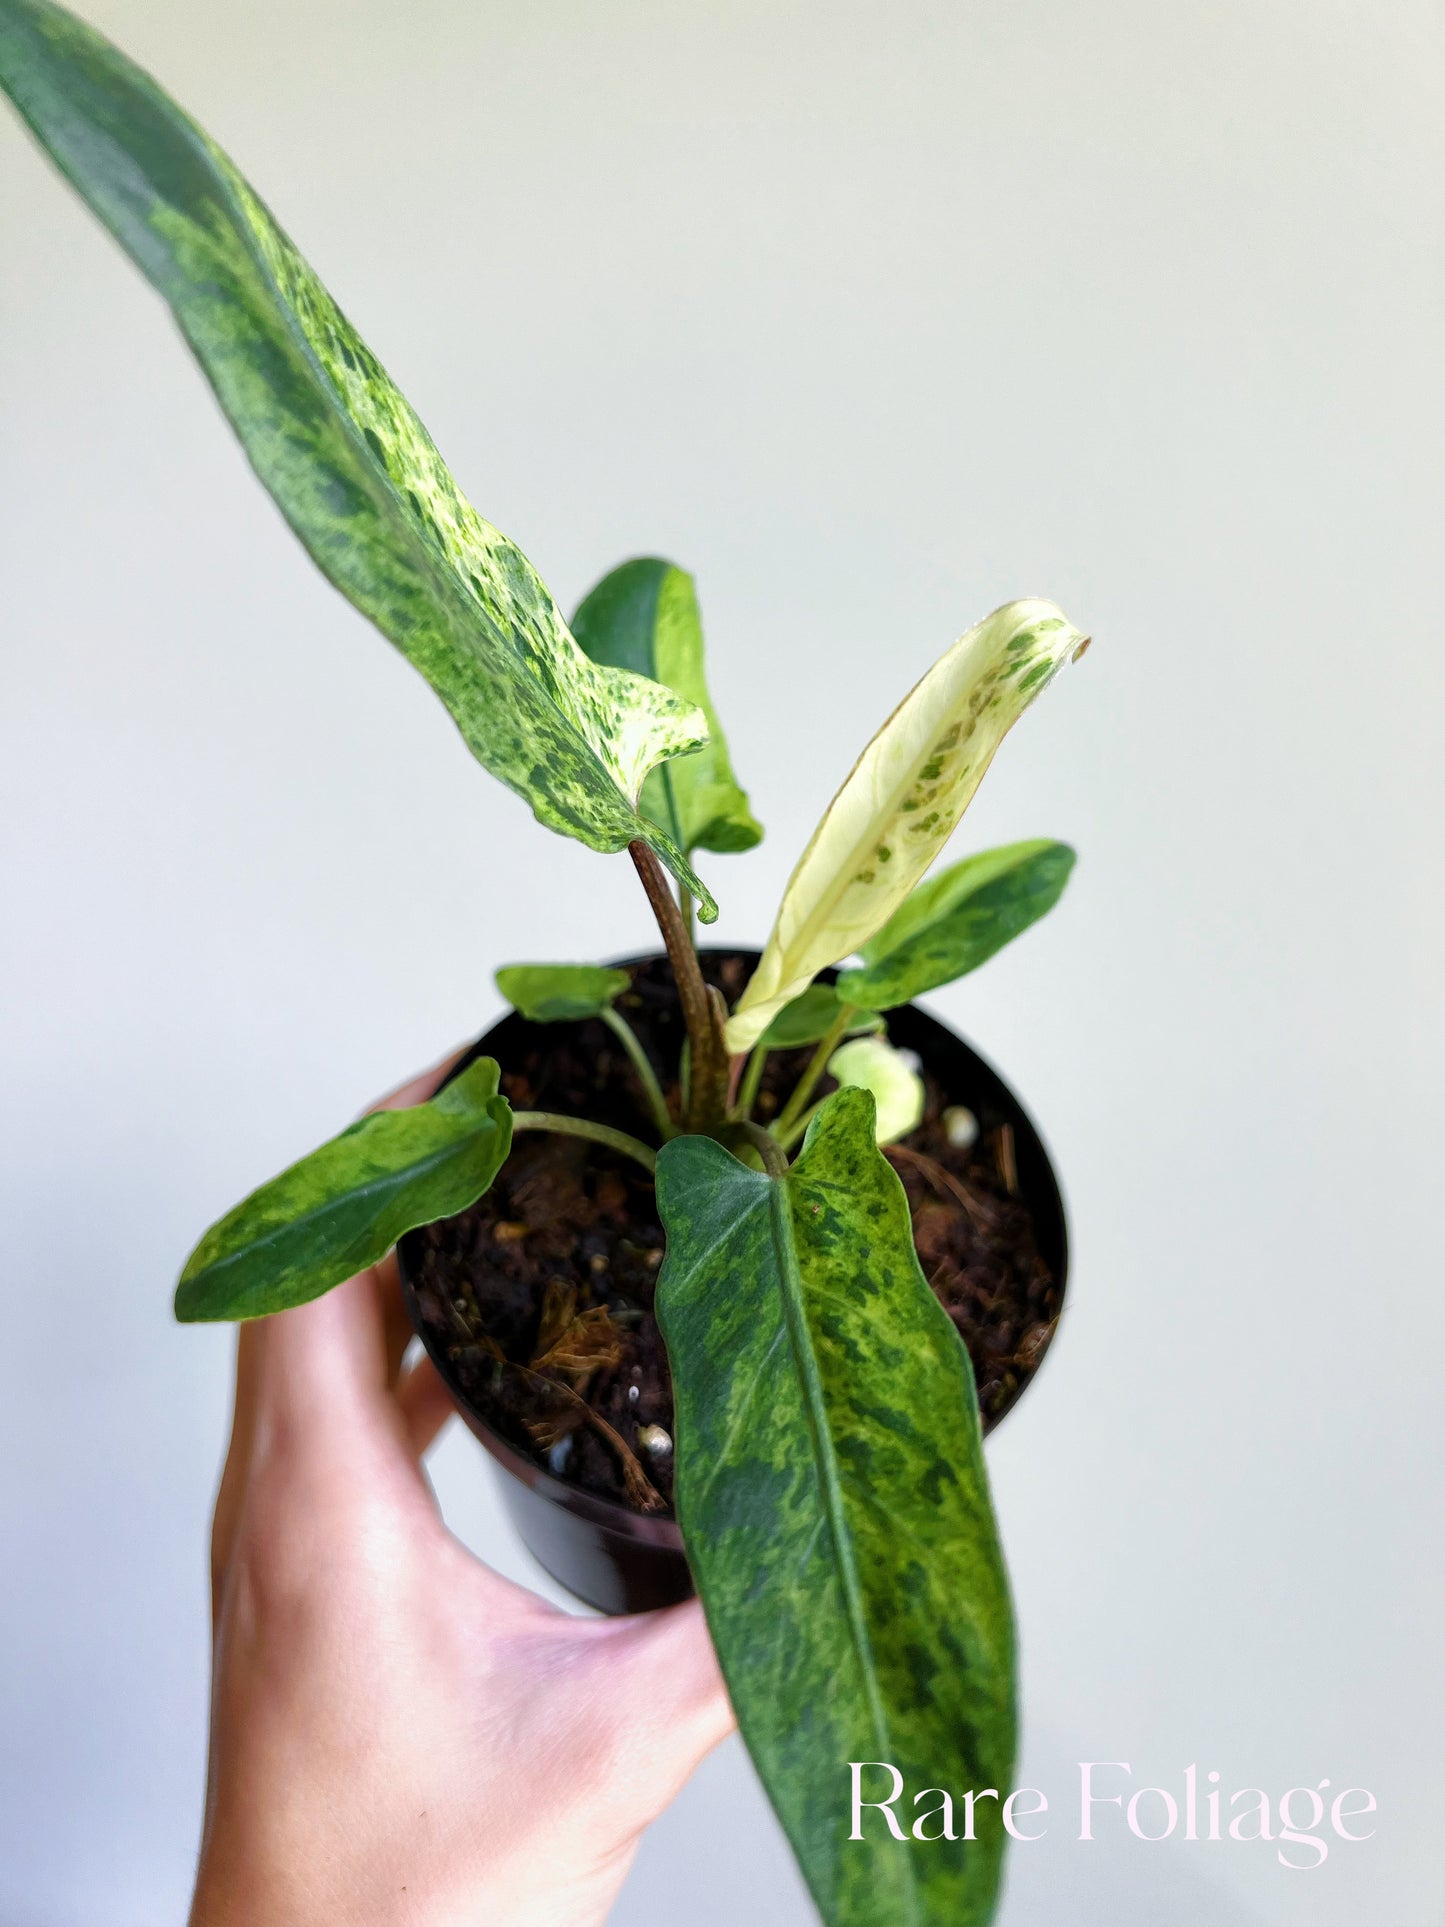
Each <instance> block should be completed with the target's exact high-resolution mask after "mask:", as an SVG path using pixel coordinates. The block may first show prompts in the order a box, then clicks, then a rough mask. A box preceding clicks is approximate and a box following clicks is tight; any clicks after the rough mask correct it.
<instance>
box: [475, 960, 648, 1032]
mask: <svg viewBox="0 0 1445 1927" xmlns="http://www.w3.org/2000/svg"><path fill="white" fill-rule="evenodd" d="M631 981H632V979H631V978H630V977H629V976H628V974H627V972H626V971H625V970H608V969H607V968H606V967H605V966H604V965H602V964H507V965H506V966H505V968H503V969H501V970H499V971H498V972H497V989H498V990H500V991H501V993H502V995H503V996H504V997H505V998H506V1000H507V1002H508V1003H509V1004H511V1005H512V1006H513V1007H514V1008H515V1009H517V1010H519V1011H521V1013H522V1015H523V1016H524V1017H530V1018H531V1020H532V1022H533V1023H534V1024H556V1023H565V1022H566V1021H567V1020H568V1019H569V1018H578V1017H596V1016H597V1015H598V1014H599V1013H600V1012H601V1011H604V1010H606V1009H608V1008H609V1006H610V1005H611V1004H613V1003H614V1002H615V1001H616V999H617V998H619V997H620V996H621V995H622V993H623V991H624V990H626V988H627V986H628V985H629V984H630V983H631Z"/></svg>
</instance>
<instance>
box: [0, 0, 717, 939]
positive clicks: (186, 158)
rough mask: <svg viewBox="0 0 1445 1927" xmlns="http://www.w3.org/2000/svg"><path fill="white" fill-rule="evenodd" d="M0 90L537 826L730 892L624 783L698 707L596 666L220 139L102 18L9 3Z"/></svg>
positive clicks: (277, 484)
mask: <svg viewBox="0 0 1445 1927" xmlns="http://www.w3.org/2000/svg"><path fill="white" fill-rule="evenodd" d="M0 87H3V88H4V90H5V91H6V92H7V93H8V94H9V95H10V97H11V99H12V100H13V101H14V102H15V105H16V106H17V107H18V108H19V110H20V112H21V114H22V115H23V116H24V118H25V119H26V121H28V123H29V125H30V127H31V129H32V130H33V131H34V133H35V135H36V136H37V138H38V139H39V141H40V142H41V144H42V146H44V147H45V148H46V149H47V150H48V151H49V153H50V155H51V157H52V158H53V159H54V160H55V162H56V164H57V165H58V166H59V168H60V169H61V171H62V172H63V173H64V174H65V175H66V176H67V177H68V178H69V180H70V181H71V183H72V185H73V186H74V187H75V188H76V189H77V190H78V191H79V193H80V194H81V196H82V198H83V199H84V200H86V201H87V202H88V203H89V204H90V206H91V207H92V208H93V209H94V211H95V212H96V214H98V215H99V217H100V219H101V220H102V221H103V222H104V223H105V225H106V226H107V227H108V228H109V229H110V231H111V233H112V234H113V235H114V236H115V238H116V239H117V241H119V243H120V245H121V246H122V247H123V248H124V249H125V251H126V253H127V254H129V255H130V257H131V259H132V260H133V261H134V262H135V264H136V266H137V267H138V268H139V269H140V271H141V272H142V274H144V275H145V277H146V278H147V280H148V281H150V282H151V284H152V285H153V286H154V287H155V288H156V289H157V290H158V292H159V293H160V294H161V295H163V296H164V298H165V299H166V301H168V302H169V303H170V306H171V308H172V310H173V312H174V314H175V317H176V319H177V321H178V322H179V323H180V327H181V332H182V334H183V335H184V336H185V338H186V341H187V342H188V343H189V345H190V347H191V349H192V351H193V352H194V354H195V356H196V359H197V360H198V361H199V362H200V364H201V366H202V368H203V369H204V370H205V373H206V376H207V378H208V379H209V381H210V383H211V386H212V388H213V389H214V390H215V393H216V398H217V400H218V401H219V402H220V404H221V407H222V408H223V409H224V411H225V413H226V415H227V416H228V418H229V419H230V422H231V425H232V427H233V428H234V429H235V431H236V433H237V435H238V436H239V437H240V439H241V442H242V443H243V445H244V447H245V450H246V453H247V454H248V455H249V457H250V459H251V465H252V467H253V468H254V469H255V471H256V474H257V475H258V476H259V477H260V479H261V481H262V482H263V483H264V485H265V486H266V488H267V489H268V490H269V491H270V493H271V495H272V496H273V498H274V499H275V501H276V504H277V506H278V507H279V508H280V510H281V513H282V514H283V515H284V516H285V517H286V520H287V521H288V522H289V523H290V524H291V527H292V529H293V530H294V531H295V533H296V534H297V535H298V536H299V537H300V539H301V542H302V543H303V545H304V546H305V548H306V550H307V551H308V553H309V554H310V556H311V558H312V560H313V561H314V562H315V563H316V564H317V566H318V567H319V568H320V569H321V571H322V573H323V574H324V575H325V576H326V577H327V578H328V579H329V580H330V581H331V582H332V583H333V584H334V585H335V586H336V587H337V588H338V589H339V590H340V591H341V593H342V594H343V595H344V596H346V597H347V598H348V600H350V601H351V602H353V603H354V604H355V605H356V607H357V608H358V609H360V610H361V611H362V613H363V614H364V615H366V616H369V617H370V618H371V620H372V621H373V622H374V623H375V624H376V626H377V628H378V629H380V630H381V632H382V634H383V635H384V636H386V637H387V638H388V640H389V641H391V642H393V643H394V644H395V645H396V647H397V648H398V649H399V650H400V651H401V652H402V654H403V655H404V656H406V657H407V659H408V660H409V661H410V662H411V663H412V664H413V665H414V666H415V667H416V668H417V669H419V670H420V671H421V673H422V674H423V675H424V676H425V677H426V679H427V681H428V682H429V683H430V684H431V685H432V688H433V689H434V690H435V691H436V693H437V694H438V695H439V696H440V697H441V699H442V701H443V702H444V703H445V704H446V706H447V708H448V709H449V710H450V712H451V715H452V718H453V720H454V721H455V723H456V725H457V727H458V729H459V730H460V731H461V733H462V737H463V739H464V741H465V742H466V745H467V747H468V748H469V749H470V750H471V752H472V754H473V755H474V756H475V757H476V758H477V760H478V761H479V762H480V763H482V764H483V765H484V766H485V767H486V768H487V769H489V770H490V771H491V772H492V774H493V775H494V776H497V777H500V779H501V780H502V782H504V783H506V784H507V785H508V786H509V788H511V789H513V790H515V791H516V792H517V794H518V795H519V796H521V797H522V798H523V799H524V800H525V801H526V802H527V803H528V804H529V805H530V806H531V808H532V811H533V814H534V815H535V816H536V817H537V819H538V821H539V822H542V823H545V824H546V825H547V827H548V828H549V829H553V830H559V831H561V832H562V833H563V834H564V835H566V836H573V837H576V838H578V839H579V840H580V841H581V842H583V843H586V844H588V845H590V846H591V847H592V848H593V849H595V850H607V851H612V850H620V849H622V848H623V847H624V846H625V845H626V844H628V843H630V842H632V841H633V840H634V839H635V838H638V837H640V838H642V839H643V840H644V841H646V842H648V843H650V844H651V845H652V847H653V848H654V849H655V850H656V851H657V853H658V855H659V857H661V859H662V861H663V862H664V863H666V864H667V865H668V866H669V867H670V868H671V869H672V871H673V872H674V874H675V875H677V876H678V877H679V878H680V879H681V880H682V881H683V882H684V883H685V884H686V885H687V887H688V889H689V890H690V891H692V893H693V895H694V896H696V897H697V898H698V899H699V902H700V906H701V915H702V919H703V921H704V922H705V923H710V922H712V921H713V919H714V918H715V917H716V915H717V909H716V906H715V904H714V903H713V901H712V898H711V897H710V896H709V895H708V893H707V891H706V890H705V889H704V887H703V885H702V883H701V882H700V881H699V879H698V877H697V875H696V874H695V872H694V871H693V869H692V867H691V865H690V864H689V863H688V861H687V859H686V857H685V856H684V855H683V854H682V852H681V851H680V850H679V848H678V847H677V845H676V843H675V842H674V841H673V840H672V839H671V838H669V837H668V835H667V834H666V832H665V831H664V830H663V829H660V828H658V827H657V826H656V825H655V824H654V823H652V822H651V821H649V820H647V819H645V818H643V817H640V816H639V815H638V813H637V810H636V807H635V799H636V797H637V795H638V793H639V791H640V789H641V787H642V783H643V779H644V778H645V777H646V775H647V773H648V772H649V771H650V770H651V769H653V768H654V767H655V766H656V765H657V764H658V763H659V762H660V761H661V760H663V759H664V758H666V757H669V756H677V755H681V754H683V753H685V752H686V751H688V750H693V749H696V748H697V747H698V746H699V745H700V744H701V743H703V742H704V741H705V740H706V725H705V721H704V718H703V716H702V714H701V712H700V711H699V710H698V709H697V708H696V707H694V706H693V705H692V704H691V703H690V702H687V701H683V700H680V699H679V698H678V697H677V696H675V695H674V694H673V693H672V692H671V690H668V689H664V688H661V687H659V686H658V684H657V683H656V682H648V681H644V680H643V679H641V678H640V677H637V676H634V675H629V674H627V673H625V672H624V671H622V670H618V669H610V668H604V667H601V666H599V665H598V664H596V663H593V662H591V661H590V660H589V659H588V657H587V656H586V655H584V654H583V652H582V651H581V650H580V649H579V648H578V647H577V644H576V643H575V642H574V640H573V638H572V636H571V634H570V632H569V631H568V628H567V625H566V623H565V622H564V621H563V620H562V616H561V613H560V611H559V610H558V608H557V605H556V603H555V602H554V601H553V599H552V596H551V594H550V592H549V591H548V589H547V587H546V585H545V583H543V581H542V580H541V578H540V576H538V574H537V572H536V570H535V569H534V568H533V567H532V565H531V563H530V562H529V561H528V560H527V558H526V556H524V555H523V554H522V552H521V550H520V549H519V548H518V547H517V546H516V544H515V543H514V542H511V541H509V540H508V538H507V537H506V536H505V535H503V534H501V533H500V531H499V530H497V529H495V528H493V527H492V526H491V524H490V523H488V522H485V521H483V519H482V517H481V516H480V515H479V514H478V513H477V511H476V510H475V509H474V508H473V507H472V505H471V503H470V502H469V501H468V500H467V499H466V497H465V496H464V495H463V494H462V492H461V490H460V488H459V487H458V486H457V483H456V481H455V480H454V478H453V476H452V474H451V471H450V470H449V469H448V467H447V466H446V464H445V462H443V460H442V458H441V456H440V455H439V454H438V453H437V450H436V447H435V445H434V444H433V442H432V439H431V437H430V436H429V435H428V434H427V432H426V430H425V428H423V426H422V424H421V422H420V421H419V420H418V419H417V417H416V415H415V413H414V412H413V410H412V408H411V407H410V405H409V404H408V402H407V401H406V399H405V397H404V396H403V395H402V394H401V392H400V390H399V389H397V387H396V386H395V385H394V383H393V382H392V381H391V379H390V378H389V377H388V375H387V373H386V371H385V369H384V368H382V366H381V364H380V363H379V362H378V361H377V359H376V357H375V355H373V354H372V352H371V350H370V349H369V348H368V347H367V346H366V344H365V342H363V341H362V339H361V337H360V336H359V335H358V334H357V333H356V331H355V329H354V328H353V327H352V326H351V324H350V322H349V321H348V320H347V319H346V317H345V315H343V314H342V312H341V310H340V309H339V308H338V307H337V305H336V303H335V302H334V301H333V300H332V298H331V296H330V295H329V294H328V293H327V291H326V289H325V288H324V287H323V286H322V285H321V282H320V281H319V280H318V279H317V277H316V276H315V274H313V272H312V271H311V269H310V267H308V265H307V264H306V262H305V261H304V260H303V259H302V257H301V255H300V254H299V253H298V252H297V250H296V248H295V247H294V246H293V244H292V242H291V241H290V240H289V239H288V238H287V236H286V235H285V234H284V233H283V232H282V231H281V229H280V228H279V227H278V226H277V225H276V223H275V221H274V220H273V219H272V217H271V215H270V214H269V212H268V211H267V209H266V208H265V207H264V206H263V204H262V203H261V201H260V200H259V199H258V198H257V196H256V194H255V193H254V192H253V190H252V189H251V187H250V186H249V184H248V183H247V182H246V181H245V180H244V179H243V177H242V176H241V175H240V173H238V171H237V170H236V168H235V167H234V166H233V165H232V163H231V162H230V161H229V160H228V159H227V157H226V156H225V155H224V154H223V153H222V152H221V150H220V149H219V148H218V147H217V146H216V145H215V143H214V142H213V141H211V140H210V139H209V138H208V137H207V136H206V135H205V134H204V133H202V132H201V130H200V128H198V127H197V126H196V125H195V124H194V123H193V122H192V121H190V120H188V119H187V117H186V116H185V115H184V114H183V113H182V112H181V110H180V109H179V108H178V107H177V106H176V104H175V103H174V102H173V101H172V100H170V99H169V98H168V97H167V95H166V94H164V93H163V92H162V91H161V89H160V88H159V87H157V86H156V84H155V82H154V81H152V80H151V79H150V78H149V77H148V76H147V75H146V74H144V73H142V72H141V70H140V69H139V68H138V67H136V66H134V65H133V64H132V63H131V62H130V61H129V60H127V59H126V57H125V56H124V55H123V54H122V53H121V52H120V51H119V50H118V49H117V48H115V47H113V46H112V45H111V44H110V42H109V41H107V40H106V39H105V38H104V37H103V36H102V35H101V34H98V33H96V32H95V31H94V30H93V29H92V28H90V27H87V26H86V25H84V24H83V22H81V21H79V20H77V19H76V18H75V17H74V15H72V14H69V13H67V12H65V11H64V10H63V9H62V8H60V7H57V6H53V5H51V4H50V0H0Z"/></svg>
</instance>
